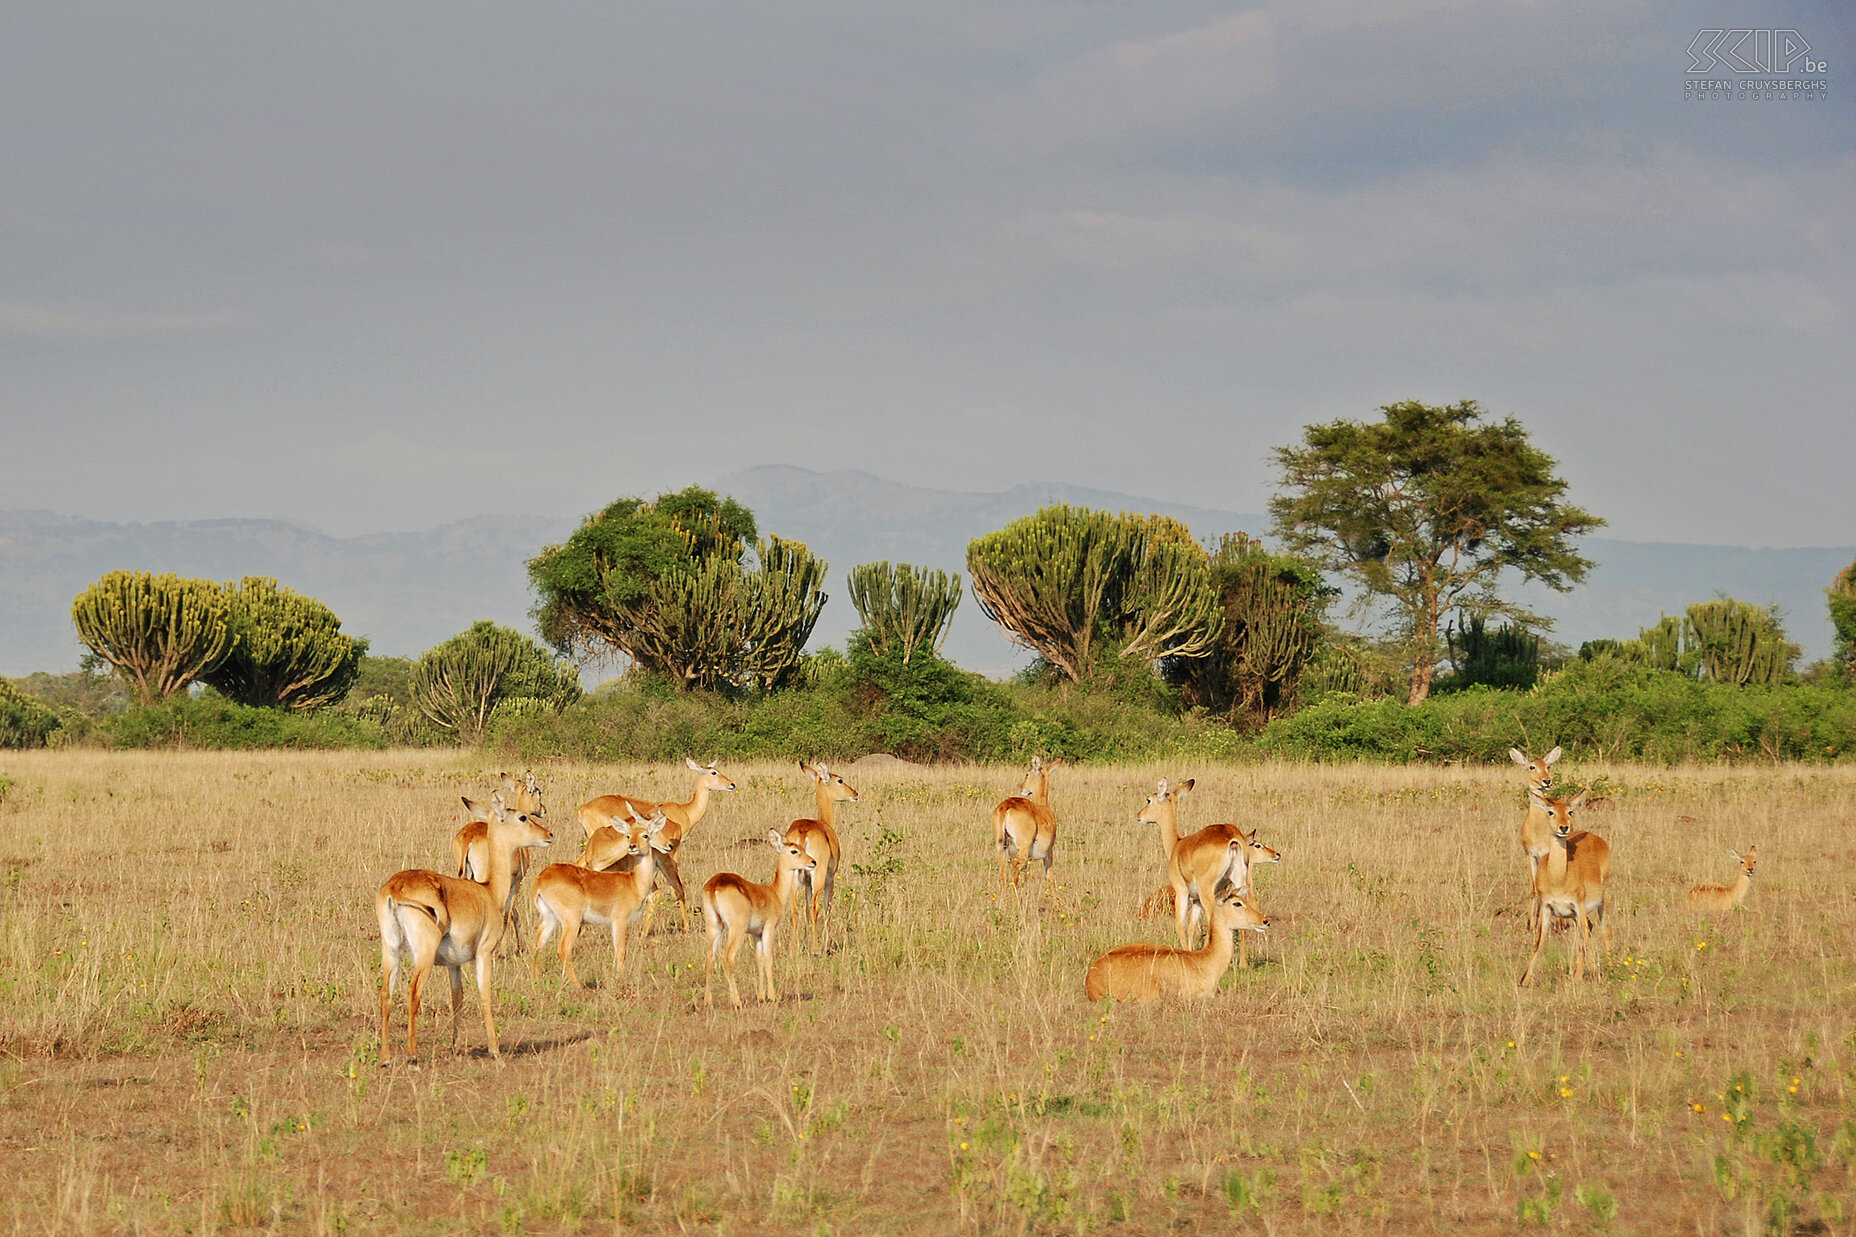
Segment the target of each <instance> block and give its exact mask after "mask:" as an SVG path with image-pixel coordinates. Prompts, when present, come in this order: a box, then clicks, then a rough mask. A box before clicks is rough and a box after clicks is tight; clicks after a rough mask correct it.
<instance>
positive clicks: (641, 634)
mask: <svg viewBox="0 0 1856 1237" xmlns="http://www.w3.org/2000/svg"><path fill="white" fill-rule="evenodd" d="M754 537H755V524H754V515H753V513H752V512H751V511H749V510H748V509H747V508H746V507H744V506H742V505H741V504H740V503H737V502H735V501H734V500H733V499H721V498H718V497H716V495H715V494H713V493H711V492H710V491H708V490H704V489H701V488H700V487H696V486H692V487H690V488H688V489H685V490H680V491H678V492H677V493H674V494H664V495H660V496H659V497H658V499H657V501H656V502H654V503H647V502H644V501H643V500H641V499H637V498H625V499H620V500H619V501H618V502H615V503H613V504H611V505H610V506H608V507H607V508H606V509H605V510H604V511H601V512H600V513H599V514H598V515H595V516H592V517H590V518H589V519H588V520H587V521H586V522H585V523H583V524H582V525H581V526H580V527H579V528H578V529H577V530H575V532H574V533H573V535H572V536H570V537H569V538H568V539H567V540H566V541H565V542H563V543H562V544H560V545H558V546H548V547H547V548H546V549H544V550H542V552H541V553H540V554H538V555H536V556H535V557H534V558H533V559H531V560H529V564H528V568H529V578H530V580H531V581H532V582H533V584H534V586H535V590H536V593H537V595H538V596H539V598H540V601H539V604H538V605H537V606H536V609H535V617H536V621H537V623H538V624H539V627H540V630H541V633H542V635H543V637H544V638H546V639H547V640H548V641H549V642H550V643H552V644H553V645H554V646H555V647H556V648H557V649H559V650H561V651H562V652H591V653H597V654H605V653H610V652H615V651H616V652H619V653H622V654H624V655H625V656H627V657H629V658H631V659H632V660H633V661H634V662H636V663H637V664H638V665H639V666H641V667H643V668H644V669H645V670H646V671H648V672H650V673H653V674H657V675H660V676H662V677H663V678H665V679H667V680H669V681H670V682H671V683H674V684H675V685H676V687H677V689H678V690H679V691H681V690H686V689H688V688H692V687H696V688H706V689H710V690H730V691H732V690H739V689H742V688H748V687H754V688H758V689H761V690H772V689H774V688H776V687H779V686H782V685H784V684H785V683H787V682H788V681H790V679H791V678H792V676H793V673H794V671H795V670H796V668H797V667H798V665H799V659H800V655H801V652H802V651H803V649H804V647H805V642H806V640H808V639H809V638H810V637H811V634H812V628H813V626H814V625H815V624H816V623H817V622H818V616H819V613H820V612H821V611H822V610H823V609H824V605H825V599H826V595H825V593H824V592H823V591H822V588H821V586H822V585H823V583H824V578H825V564H824V562H823V561H822V560H820V559H818V558H817V557H815V556H814V555H813V554H812V553H811V552H810V551H808V550H807V549H806V547H805V546H804V545H802V544H800V543H799V542H796V541H786V540H783V539H782V538H779V537H767V538H765V539H763V540H761V541H759V542H755V541H754ZM750 546H751V547H752V549H753V553H752V555H751V556H750V554H749V548H750ZM750 557H751V559H752V561H751V562H749V561H746V560H747V559H749V558H750Z"/></svg>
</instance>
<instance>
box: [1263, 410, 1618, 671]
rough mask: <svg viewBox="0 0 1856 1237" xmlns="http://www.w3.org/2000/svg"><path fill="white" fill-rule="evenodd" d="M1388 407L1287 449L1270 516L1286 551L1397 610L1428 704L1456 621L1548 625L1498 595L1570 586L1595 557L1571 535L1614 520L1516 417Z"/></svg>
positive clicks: (1280, 453)
mask: <svg viewBox="0 0 1856 1237" xmlns="http://www.w3.org/2000/svg"><path fill="white" fill-rule="evenodd" d="M1380 411H1381V412H1383V413H1384V414H1385V419H1384V420H1382V421H1376V422H1364V423H1363V422H1359V421H1349V420H1344V419H1343V420H1338V421H1331V422H1328V423H1327V424H1325V425H1311V426H1308V427H1307V429H1306V430H1304V432H1303V439H1302V443H1301V445H1299V446H1292V447H1278V448H1276V450H1275V451H1274V452H1273V455H1274V457H1275V460H1276V463H1277V465H1278V466H1279V467H1280V468H1281V469H1282V484H1281V489H1282V492H1279V493H1278V494H1277V496H1276V497H1275V498H1273V499H1271V500H1270V515H1271V516H1272V518H1273V519H1274V522H1275V526H1276V534H1277V536H1278V537H1279V538H1281V540H1282V542H1283V544H1284V545H1285V546H1287V547H1288V548H1289V549H1291V550H1294V551H1297V552H1299V553H1302V554H1306V555H1308V556H1309V557H1311V558H1313V559H1314V560H1315V561H1316V562H1317V563H1319V564H1320V565H1321V566H1322V567H1323V568H1325V569H1327V570H1330V571H1336V572H1340V573H1341V574H1343V575H1346V576H1350V577H1352V578H1353V579H1354V580H1355V581H1356V582H1358V583H1359V584H1360V585H1361V586H1362V587H1363V588H1364V589H1365V590H1366V594H1367V598H1368V599H1372V598H1376V599H1379V600H1380V601H1382V602H1384V603H1385V604H1386V605H1387V606H1388V607H1389V608H1390V610H1391V611H1392V614H1393V615H1394V618H1395V624H1396V628H1397V630H1398V632H1399V634H1400V635H1401V636H1402V637H1403V639H1404V640H1405V642H1406V651H1407V653H1408V655H1409V656H1410V658H1411V695H1410V703H1412V704H1417V703H1418V702H1420V701H1421V700H1423V699H1424V698H1425V697H1426V696H1428V695H1429V694H1430V690H1431V678H1432V675H1433V673H1434V671H1435V669H1436V666H1437V662H1438V659H1439V656H1440V654H1441V652H1442V648H1441V645H1440V637H1441V634H1442V630H1443V621H1444V616H1445V615H1447V614H1448V613H1449V612H1450V611H1452V610H1455V609H1458V608H1462V609H1464V610H1466V611H1471V612H1474V613H1477V614H1481V615H1485V616H1487V615H1500V616H1503V617H1506V618H1509V619H1511V620H1513V621H1515V622H1519V623H1523V624H1526V625H1527V626H1529V627H1531V628H1533V629H1535V630H1541V629H1543V628H1546V627H1548V626H1550V624H1549V623H1548V621H1547V620H1545V619H1543V618H1541V617H1540V616H1539V615H1535V614H1530V613H1528V612H1527V611H1526V610H1524V609H1522V608H1521V607H1519V606H1517V605H1515V604H1514V603H1512V602H1509V601H1506V600H1504V599H1503V598H1502V597H1501V596H1500V594H1499V593H1497V591H1496V588H1497V585H1498V583H1499V577H1500V575H1501V573H1502V572H1504V571H1512V572H1514V573H1516V574H1517V575H1519V576H1520V577H1521V578H1522V579H1524V580H1536V581H1539V582H1540V583H1542V584H1545V585H1547V586H1548V587H1549V588H1552V589H1555V590H1557V591H1560V592H1565V591H1567V590H1568V589H1570V588H1571V586H1572V585H1573V584H1574V583H1576V582H1577V581H1579V580H1582V579H1584V578H1585V574H1586V572H1587V571H1588V570H1590V568H1591V565H1592V564H1591V562H1590V560H1588V559H1585V558H1583V557H1581V556H1580V555H1579V554H1578V553H1577V552H1576V551H1575V550H1574V549H1573V543H1572V538H1574V537H1576V536H1578V535H1579V534H1581V533H1586V532H1590V531H1591V530H1592V529H1595V528H1600V527H1603V525H1604V521H1603V520H1601V519H1599V518H1597V517H1596V516H1593V515H1591V514H1590V513H1589V512H1586V511H1584V510H1581V509H1580V508H1578V507H1575V506H1572V505H1571V504H1569V503H1566V502H1565V501H1564V500H1563V499H1564V495H1565V492H1566V483H1565V482H1564V481H1562V480H1560V479H1559V477H1557V476H1556V475H1554V471H1553V470H1554V467H1555V462H1554V460H1553V459H1552V458H1551V457H1550V456H1548V455H1547V454H1546V453H1545V452H1543V451H1540V450H1539V449H1538V448H1536V447H1534V446H1533V444H1532V443H1530V442H1529V441H1528V437H1527V431H1526V430H1525V429H1524V428H1522V426H1521V423H1520V422H1519V421H1517V420H1516V419H1515V418H1513V417H1506V418H1504V419H1502V420H1500V421H1484V419H1483V412H1482V409H1481V408H1480V407H1479V406H1478V405H1477V404H1476V402H1475V401H1474V400H1464V401H1462V402H1461V403H1457V404H1451V405H1448V406H1446V407H1437V406H1434V405H1430V404H1422V403H1419V402H1418V401H1416V400H1406V401H1405V402H1403V403H1398V404H1388V405H1386V406H1385V407H1384V408H1382V409H1380Z"/></svg>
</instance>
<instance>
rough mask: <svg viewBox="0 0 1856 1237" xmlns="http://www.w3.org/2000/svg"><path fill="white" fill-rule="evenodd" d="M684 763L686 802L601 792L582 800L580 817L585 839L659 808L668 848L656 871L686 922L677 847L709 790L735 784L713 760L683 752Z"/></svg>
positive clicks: (703, 808) (703, 805) (705, 807)
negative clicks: (691, 781) (690, 780)
mask: <svg viewBox="0 0 1856 1237" xmlns="http://www.w3.org/2000/svg"><path fill="white" fill-rule="evenodd" d="M683 763H684V764H685V765H687V766H689V769H690V771H691V772H692V773H694V774H695V775H696V787H695V789H694V790H693V791H692V792H691V793H690V799H689V802H688V803H678V802H676V801H675V800H668V801H666V802H663V803H653V802H651V801H650V800H648V799H635V798H633V797H631V796H630V795H601V796H599V797H598V798H597V799H589V800H587V801H586V802H585V803H582V804H581V805H580V810H579V817H580V827H581V828H582V829H584V830H586V836H587V838H588V840H591V839H592V837H593V835H594V834H595V833H597V832H598V831H599V830H600V829H601V828H603V827H605V826H609V825H613V824H614V823H616V822H617V821H621V820H622V821H625V822H627V823H628V824H629V823H631V822H635V821H640V820H649V819H651V814H652V813H653V812H655V811H657V810H658V809H659V808H662V809H663V812H664V818H665V819H666V820H668V821H669V822H670V824H669V826H668V827H667V828H666V829H665V830H664V840H665V841H666V842H668V843H669V844H670V849H669V850H667V851H664V852H663V853H662V855H661V857H660V858H659V859H658V861H657V867H658V871H659V872H661V873H663V876H664V880H665V881H666V882H668V883H669V885H670V889H671V892H672V893H674V894H676V896H677V910H678V912H679V919H680V921H682V922H687V921H688V919H689V900H688V898H686V897H685V896H684V892H683V874H682V873H680V872H678V871H677V860H676V851H677V848H678V847H679V846H681V845H683V840H684V839H685V838H687V837H688V836H689V833H690V830H692V829H694V828H695V827H696V824H697V822H698V821H700V820H701V819H702V818H703V814H704V813H705V812H707V811H708V810H709V793H710V792H711V791H716V790H733V789H734V788H735V784H734V783H733V782H732V781H730V780H729V778H728V775H727V774H725V773H723V772H722V771H721V770H720V769H718V768H716V767H715V762H714V761H713V760H712V761H710V762H709V763H708V764H706V765H699V764H697V763H696V762H695V761H694V760H691V759H690V758H689V757H688V756H685V757H684V758H683Z"/></svg>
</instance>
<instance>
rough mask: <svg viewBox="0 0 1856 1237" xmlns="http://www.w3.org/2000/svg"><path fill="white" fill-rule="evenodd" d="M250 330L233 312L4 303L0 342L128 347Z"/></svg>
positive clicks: (0, 309)
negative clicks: (148, 341) (1, 339)
mask: <svg viewBox="0 0 1856 1237" xmlns="http://www.w3.org/2000/svg"><path fill="white" fill-rule="evenodd" d="M247 325H249V323H248V321H247V319H246V318H245V317H244V315H242V314H239V313H235V312H233V311H232V310H228V309H222V310H216V311H213V312H211V313H124V312H120V311H113V310H102V309H91V308H74V307H72V306H68V305H66V306H52V305H47V304H45V303H43V302H37V301H0V337H7V338H12V339H30V340H38V341H41V342H46V343H66V344H70V343H81V344H94V343H122V342H127V341H133V340H142V339H167V338H176V337H185V336H199V335H224V334H228V333H230V332H233V331H237V330H241V329H243V328H244V327H245V326H247Z"/></svg>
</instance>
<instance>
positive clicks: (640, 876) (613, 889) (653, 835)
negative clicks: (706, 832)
mask: <svg viewBox="0 0 1856 1237" xmlns="http://www.w3.org/2000/svg"><path fill="white" fill-rule="evenodd" d="M667 823H668V822H667V821H666V820H665V817H664V814H663V813H662V812H658V813H656V814H654V815H653V816H652V817H651V819H650V820H649V821H648V822H639V823H634V824H633V825H632V826H631V828H630V829H629V830H627V832H626V837H625V840H626V854H625V857H624V859H623V860H621V861H619V863H618V866H617V870H615V871H609V872H595V871H592V870H590V869H588V868H585V867H581V866H578V865H576V864H571V863H553V864H549V865H548V866H547V867H545V868H543V869H542V870H541V874H540V875H538V876H537V877H535V913H536V914H537V915H539V916H540V917H541V935H540V936H539V937H537V938H536V940H535V952H534V953H533V954H531V955H530V957H529V976H530V978H534V977H536V976H538V975H539V974H540V973H541V951H542V950H543V949H544V948H545V947H546V946H547V944H548V942H549V940H551V939H552V938H553V936H554V934H555V933H556V932H559V933H560V934H561V946H560V953H561V970H562V972H563V973H564V974H565V976H566V979H567V982H568V983H569V984H578V983H579V982H580V980H579V977H578V976H576V975H575V974H574V942H575V941H577V940H579V939H580V926H581V925H582V924H584V923H590V924H592V925H594V926H595V927H599V926H602V925H603V926H609V927H611V929H612V975H613V978H614V980H615V981H616V980H617V978H618V977H619V976H620V975H621V974H623V973H624V971H625V934H626V931H627V929H628V928H630V926H631V925H632V924H634V923H636V922H638V919H639V918H640V917H641V916H642V915H643V914H644V907H645V903H646V901H647V900H649V898H650V896H651V886H652V885H653V884H654V883H655V882H656V881H657V856H658V855H660V854H662V853H663V852H664V851H665V850H666V849H667V846H668V843H666V842H665V841H664V838H663V833H664V828H665V825H666V824H667Z"/></svg>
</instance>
